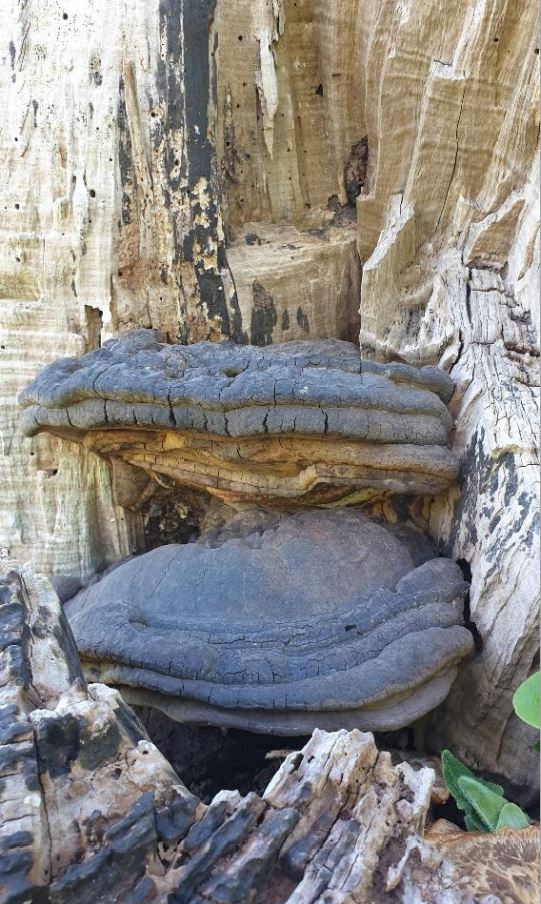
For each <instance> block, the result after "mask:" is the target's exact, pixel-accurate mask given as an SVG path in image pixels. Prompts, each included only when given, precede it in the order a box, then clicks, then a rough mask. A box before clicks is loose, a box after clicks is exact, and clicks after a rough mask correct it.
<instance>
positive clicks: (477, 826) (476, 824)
mask: <svg viewBox="0 0 541 904" xmlns="http://www.w3.org/2000/svg"><path fill="white" fill-rule="evenodd" d="M464 822H465V823H466V828H467V830H468V832H486V831H487V827H486V825H485V824H484V823H483V822H481V820H480V819H478V818H477V816H476V815H475V813H474V812H473V810H471V811H470V812H469V813H466V815H465V816H464Z"/></svg>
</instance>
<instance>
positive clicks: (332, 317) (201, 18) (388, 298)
mask: <svg viewBox="0 0 541 904" xmlns="http://www.w3.org/2000/svg"><path fill="white" fill-rule="evenodd" d="M65 6H66V8H65V9H63V8H62V5H61V4H59V3H58V2H56V0H27V2H25V3H24V4H23V3H20V2H17V0H6V2H4V3H2V5H1V8H0V26H1V35H2V37H1V39H0V40H1V42H2V53H1V55H0V56H1V60H2V63H1V69H0V71H1V84H0V97H1V98H2V101H3V105H2V106H3V109H4V110H5V111H6V112H5V116H4V119H3V124H2V147H3V167H4V169H3V173H4V176H5V178H4V179H3V180H2V186H1V187H0V193H1V196H0V205H1V208H2V238H3V241H2V243H1V248H0V293H1V296H2V318H1V320H2V338H1V339H0V344H1V346H2V347H1V349H0V366H1V367H2V375H3V377H4V379H3V386H4V390H3V391H4V392H5V400H6V402H7V405H6V407H5V410H6V419H5V422H4V423H3V425H2V443H3V448H4V449H5V450H6V451H7V454H5V455H3V456H2V457H1V465H0V466H1V467H2V473H1V479H0V494H1V495H0V511H1V513H2V517H1V518H0V542H1V544H2V548H4V549H5V550H6V552H7V553H10V552H11V553H12V554H14V555H16V556H17V557H19V558H20V559H21V560H22V561H25V562H28V563H29V564H33V565H34V566H35V567H37V568H39V569H40V570H41V571H44V572H46V573H47V574H49V575H51V576H53V577H54V579H55V581H56V584H57V586H58V587H59V588H60V589H62V587H64V589H65V588H69V589H70V590H71V591H72V592H73V590H74V588H75V587H76V586H77V584H78V583H80V582H81V581H83V582H84V581H87V580H88V579H89V578H90V577H91V576H92V574H93V573H95V572H96V571H98V570H100V569H101V568H103V567H105V566H107V565H108V564H110V563H111V562H113V561H114V560H117V559H119V558H121V557H122V556H124V555H127V554H129V553H130V552H131V551H132V550H133V549H135V548H141V544H142V533H141V515H140V513H138V512H137V511H133V510H132V509H123V508H121V507H120V506H118V505H115V503H114V502H113V495H112V492H111V482H110V474H109V472H108V470H107V469H106V467H105V466H104V465H103V463H100V461H99V460H98V459H97V458H96V457H95V456H93V455H92V454H90V453H88V452H87V451H86V450H84V449H79V450H78V449H75V448H71V447H69V446H67V445H66V444H65V443H64V442H63V441H61V440H50V439H46V438H44V437H41V438H38V439H37V440H23V439H22V438H21V436H20V435H19V434H18V432H17V429H16V426H15V420H16V414H15V397H16V395H17V393H18V391H19V390H20V389H22V387H23V386H24V385H25V384H26V383H27V382H28V381H29V380H30V379H31V377H32V376H34V375H35V373H36V372H37V370H39V368H40V367H42V366H43V364H45V363H47V362H49V361H51V360H54V359H56V358H58V357H60V356H63V355H66V354H76V355H81V354H83V353H84V352H85V351H88V350H90V349H92V348H95V347H97V345H98V344H99V343H100V341H103V340H104V339H106V338H109V337H110V336H112V335H116V334H117V333H119V332H123V331H125V330H126V329H128V328H130V327H135V326H145V327H149V326H152V327H156V328H158V329H160V330H162V331H163V332H164V333H165V334H166V335H167V336H168V338H169V339H173V340H177V341H178V340H181V341H194V340H201V339H207V338H210V339H218V338H220V337H221V336H222V335H224V334H227V335H230V336H232V337H233V338H235V339H237V340H241V341H246V340H248V341H251V342H253V343H257V344H266V343H269V342H271V341H272V342H274V341H276V340H277V339H278V340H285V339H290V338H294V339H297V338H303V337H309V338H315V337H318V336H321V337H329V336H331V337H332V336H334V337H340V338H351V337H352V334H353V333H354V332H355V331H356V330H357V327H358V323H359V318H358V317H357V316H356V313H355V312H356V309H357V307H358V298H357V293H358V287H359V283H360V280H361V277H360V264H361V262H362V265H363V273H362V283H361V295H362V301H361V314H360V321H361V327H362V329H361V345H362V348H363V355H364V356H365V357H368V356H377V357H378V358H380V359H386V358H389V359H392V360H396V359H398V360H403V361H406V362H409V363H440V364H441V365H442V366H444V367H445V368H446V369H448V370H451V373H452V376H453V378H454V379H455V381H456V382H457V384H458V386H459V390H458V392H457V393H456V396H455V399H454V401H453V411H454V413H455V414H456V416H457V429H456V431H455V436H454V444H455V451H456V452H457V454H458V455H459V456H460V457H461V460H462V463H463V468H462V473H463V490H462V492H461V493H458V492H455V491H451V492H450V493H448V494H445V495H443V496H441V497H440V498H438V500H437V501H436V502H434V504H433V505H432V506H431V507H430V511H427V517H429V519H430V523H431V531H432V533H433V536H434V537H435V538H436V539H437V540H438V541H439V542H440V543H441V544H442V548H443V549H444V551H445V552H446V553H447V554H449V555H451V556H452V557H454V558H456V559H463V560H465V562H466V563H468V564H469V567H470V568H471V571H472V593H471V615H472V618H473V620H474V621H475V622H476V624H477V627H478V629H479V632H480V634H481V636H482V637H483V638H484V642H485V646H484V649H483V652H482V653H481V654H480V655H479V656H478V657H477V658H476V660H475V661H474V662H473V663H472V664H471V666H470V667H469V669H468V671H467V672H466V673H465V675H464V678H463V680H462V681H459V682H458V683H457V685H456V688H455V690H454V692H453V693H452V694H451V695H450V698H449V701H448V704H447V706H446V708H445V710H444V712H443V713H440V714H438V717H437V725H436V729H437V730H436V732H435V734H434V735H433V738H434V739H435V740H437V741H438V742H439V741H441V743H445V744H448V745H450V746H453V748H454V749H455V750H456V752H457V753H458V754H459V755H460V756H462V757H463V758H466V759H467V760H468V761H469V762H470V763H472V764H476V763H480V764H481V765H482V766H484V767H486V768H489V769H491V770H493V771H495V772H499V773H501V774H503V775H504V776H506V777H507V778H508V779H512V780H513V781H516V782H517V783H520V784H524V783H530V785H531V786H533V785H534V784H535V778H534V770H533V768H532V767H534V766H535V763H534V762H533V760H532V759H531V757H530V753H529V741H528V738H527V737H525V736H524V733H523V730H522V728H521V727H520V726H519V725H518V723H517V722H516V721H515V720H514V718H513V716H512V707H511V697H512V691H513V689H514V688H515V687H516V686H517V685H518V683H519V682H520V681H521V679H522V678H524V677H525V675H526V674H527V673H528V671H529V670H530V668H531V666H532V662H533V659H534V656H535V652H536V648H537V631H536V628H537V613H538V593H537V567H538V526H537V520H536V515H537V512H536V508H537V495H536V494H537V490H536V479H537V470H536V462H537V451H536V450H537V441H536V437H535V435H534V432H535V431H534V428H533V425H534V424H536V423H537V420H538V395H537V389H536V386H537V383H538V374H537V364H538V348H539V343H538V336H537V334H536V328H535V323H536V322H537V317H538V310H539V301H538V297H539V291H538V271H539V266H538V263H539V244H538V238H537V231H538V216H537V203H536V199H537V194H538V189H537V185H536V175H535V174H536V171H537V167H536V166H535V155H536V148H537V143H538V114H537V91H538V88H537V69H538V61H539V56H538V44H537V31H536V16H537V8H536V4H535V3H534V2H533V0H526V2H524V3H522V4H520V5H518V4H517V3H516V2H514V0H487V2H483V3H476V4H473V5H472V4H471V3H470V2H469V0H459V2H457V3H455V4H449V5H447V6H446V7H442V5H441V3H439V2H437V0H413V2H410V3H409V4H408V6H407V9H405V8H404V5H403V4H401V3H398V2H397V0H388V2H384V3H382V2H380V0H363V3H361V2H358V0H356V2H347V3H346V2H344V0H329V2H326V3H324V4H322V3H314V2H313V0H295V2H293V0H275V2H273V3H272V4H270V3H267V2H263V0H257V2H252V0H234V2H233V0H204V2H201V3H197V4H194V3H190V2H188V0H174V2H167V3H160V2H159V0H148V2H144V3H135V4H128V3H123V2H115V3H114V4H112V3H110V2H107V0H84V2H83V0H73V2H71V3H70V4H69V5H68V4H66V5H65ZM104 22H106V23H107V27H106V28H104V26H103V23H104ZM359 189H360V194H359V196H358V197H357V199H356V201H357V204H356V208H357V209H356V210H355V209H354V207H353V205H352V203H351V202H352V201H353V200H355V193H356V192H357V190H359ZM355 222H356V224H357V229H358V240H357V245H358V250H359V255H360V257H359V258H357V257H356V255H355V247H354V241H353V238H352V236H353V232H354V230H355V228H356V227H355ZM281 258H283V260H282V261H281ZM75 488H77V489H75ZM63 595H64V591H63ZM66 595H69V592H66Z"/></svg>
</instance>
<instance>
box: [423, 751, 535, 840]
mask: <svg viewBox="0 0 541 904" xmlns="http://www.w3.org/2000/svg"><path fill="white" fill-rule="evenodd" d="M441 765H442V771H443V778H444V781H445V784H446V785H447V790H448V791H449V793H450V794H451V795H452V796H453V797H454V799H455V801H456V805H457V807H458V808H459V810H462V812H463V813H464V822H465V823H466V828H467V829H468V831H470V832H475V831H477V832H494V831H496V829H502V828H504V827H507V828H514V829H523V828H525V827H526V826H527V825H529V823H530V820H529V819H528V817H527V816H526V813H524V812H523V811H522V810H521V809H520V807H518V806H517V805H516V804H513V803H511V802H510V801H508V800H506V799H505V797H504V796H503V788H502V787H501V785H496V784H494V782H486V781H484V780H483V779H481V778H478V776H476V775H474V774H473V772H472V771H471V770H470V769H468V767H467V766H465V765H464V763H461V762H460V760H457V758H456V757H455V756H453V754H452V753H451V752H450V751H449V750H444V751H443V752H442V755H441Z"/></svg>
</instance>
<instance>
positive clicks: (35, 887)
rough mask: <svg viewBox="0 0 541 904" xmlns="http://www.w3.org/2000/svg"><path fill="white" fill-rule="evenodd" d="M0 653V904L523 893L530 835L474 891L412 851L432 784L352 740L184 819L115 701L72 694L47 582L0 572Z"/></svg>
mask: <svg viewBox="0 0 541 904" xmlns="http://www.w3.org/2000/svg"><path fill="white" fill-rule="evenodd" d="M0 638H1V641H2V643H1V647H0V669H1V674H2V686H1V689H0V704H1V707H0V709H1V714H2V721H1V725H0V728H1V734H0V772H1V775H2V782H1V784H0V815H1V817H2V824H1V828H0V856H1V863H2V869H1V871H0V894H1V896H2V901H3V902H5V904H22V902H23V901H24V902H29V901H35V902H38V901H50V902H51V904H73V902H74V901H77V902H80V904H96V902H98V901H99V902H101V904H134V902H142V901H144V902H149V904H150V902H155V904H165V902H166V901H167V902H169V904H173V902H179V904H180V902H184V904H201V902H207V904H226V902H230V904H233V902H239V904H240V902H243V904H249V902H255V901H265V902H266V904H270V902H273V904H316V902H317V904H323V902H324V901H329V900H332V901H336V902H343V904H349V902H351V904H354V902H357V904H369V902H371V901H374V900H378V901H386V900H388V901H395V902H403V904H410V902H411V901H412V897H411V894H412V890H413V892H415V890H417V891H419V890H421V889H422V890H423V898H422V900H423V901H426V902H428V904H430V902H446V904H462V902H463V904H466V902H470V904H471V902H472V901H476V900H477V898H472V897H471V890H472V888H476V889H479V888H481V889H482V890H486V891H487V892H490V891H494V892H497V891H499V889H500V886H501V887H502V888H503V889H504V890H505V892H506V894H507V897H505V898H503V897H502V899H501V900H502V902H503V901H505V902H508V901H510V900H519V899H518V898H517V899H513V898H512V897H510V894H511V895H512V894H513V893H514V892H515V890H518V891H520V892H521V893H522V894H524V892H525V890H530V889H531V890H532V893H535V889H536V878H535V877H536V874H535V871H534V870H532V862H533V861H534V856H535V853H536V851H537V850H538V831H537V830H536V829H532V830H526V832H525V833H520V832H518V833H517V832H515V833H511V836H512V837H511V840H507V841H506V840H504V842H503V844H501V845H500V848H501V849H500V853H499V856H498V859H497V860H496V863H495V864H494V871H495V872H496V874H497V879H498V881H497V882H494V880H493V878H492V874H491V872H490V869H487V870H486V871H485V873H484V876H483V878H484V882H483V881H481V882H477V883H474V881H472V875H471V872H470V873H468V871H467V870H466V869H465V868H464V858H463V856H461V854H460V847H459V846H458V851H457V850H456V848H455V849H454V850H453V856H452V857H450V858H449V860H446V859H445V858H444V856H442V853H441V850H440V849H439V845H438V839H437V838H436V839H435V840H434V841H433V842H431V843H430V844H427V843H425V842H423V841H422V838H421V835H422V832H423V829H424V823H425V818H426V814H427V810H428V806H429V803H430V794H431V787H432V783H433V779H434V773H433V771H432V770H431V769H427V768H424V767H422V768H420V769H419V770H417V771H416V770H414V769H413V768H412V767H411V766H409V765H408V764H407V763H401V764H398V765H396V766H393V765H392V762H391V757H390V754H388V753H378V750H377V748H376V746H375V744H374V739H373V737H372V735H369V734H362V733H361V732H359V731H357V730H355V731H352V732H347V731H344V730H342V731H339V732H336V733H334V734H327V733H326V732H323V731H316V732H315V733H314V735H313V736H312V738H311V740H310V741H309V743H308V744H307V745H306V746H305V747H304V748H303V750H302V751H300V752H299V753H292V754H290V755H289V756H288V757H287V758H286V760H285V762H284V763H283V764H282V766H281V767H280V769H279V771H278V772H277V773H276V775H275V776H274V778H273V779H272V780H271V782H270V784H269V785H268V787H267V789H266V791H265V793H264V794H263V796H262V797H258V795H256V794H254V793H249V794H247V795H246V796H245V797H241V795H240V794H239V793H238V792H236V791H222V792H220V793H219V794H218V795H216V797H215V798H214V799H213V800H212V802H211V803H210V805H209V806H206V805H204V804H202V803H201V802H200V801H199V800H198V799H197V798H196V797H195V796H194V795H193V794H191V793H190V792H189V791H188V790H187V788H186V787H185V786H184V785H183V784H182V783H181V782H180V781H179V779H178V777H177V776H176V774H175V773H174V771H173V770H172V769H171V767H170V766H169V764H168V763H167V761H166V760H165V759H164V757H163V756H162V755H161V754H160V753H159V752H158V750H157V749H156V747H155V746H154V744H152V743H151V742H150V741H149V740H148V738H146V736H145V734H144V731H143V729H142V728H141V726H140V724H139V723H138V721H137V719H136V718H135V716H134V714H133V713H132V712H131V710H130V709H129V708H128V707H127V706H126V705H125V704H124V703H123V702H122V699H121V697H120V695H119V694H118V693H117V692H116V691H114V690H112V689H110V688H106V687H104V686H103V685H100V684H91V685H86V683H85V681H84V678H83V675H82V672H81V669H80V665H79V661H78V657H77V651H76V648H75V645H74V643H73V638H72V636H71V632H70V630H69V627H68V626H67V624H66V622H65V620H64V616H63V613H62V609H61V606H60V603H59V601H58V598H57V597H56V595H55V594H54V592H53V590H52V588H51V586H50V585H49V584H48V582H47V581H45V580H44V579H42V578H36V577H35V576H34V575H33V574H32V573H31V572H29V571H28V570H26V569H22V570H21V569H19V570H18V571H17V570H15V569H13V568H11V566H10V563H7V564H5V565H3V566H2V567H1V568H0ZM494 846H495V845H494V844H493V845H492V847H493V848H494ZM440 847H441V845H440ZM481 847H482V846H481ZM517 850H519V851H520V853H521V862H520V864H517V863H516V853H515V852H516V851H517ZM513 854H515V862H513ZM489 862H490V860H489ZM502 863H505V864H506V866H507V870H506V875H505V877H503V876H502V869H501V867H502ZM455 864H457V865H455ZM510 865H511V866H512V867H514V872H513V871H512V870H511V869H509V866H510ZM498 867H499V868H500V869H499V873H497V870H498ZM517 867H520V868H519V869H517ZM503 878H505V881H503ZM487 880H488V881H487ZM459 883H460V884H459ZM493 900H494V901H498V902H499V901H500V898H497V897H494V898H493ZM520 900H522V901H524V902H526V901H529V900H530V899H529V898H526V897H523V898H522V899H520Z"/></svg>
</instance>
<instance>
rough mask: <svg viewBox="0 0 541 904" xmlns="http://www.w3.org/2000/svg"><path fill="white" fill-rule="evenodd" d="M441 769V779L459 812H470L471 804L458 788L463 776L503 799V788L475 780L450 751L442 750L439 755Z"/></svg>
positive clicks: (475, 777)
mask: <svg viewBox="0 0 541 904" xmlns="http://www.w3.org/2000/svg"><path fill="white" fill-rule="evenodd" d="M441 769H442V773H443V779H444V781H445V785H446V787H447V790H448V791H449V794H452V796H453V797H454V799H455V801H456V805H457V807H458V808H459V810H462V811H463V812H464V813H466V812H469V811H471V804H470V803H469V801H468V800H467V798H466V797H465V795H464V794H463V793H462V790H461V788H460V784H459V782H460V779H461V778H464V777H465V776H467V777H469V778H472V779H474V780H475V781H476V782H478V783H480V784H481V785H483V786H484V787H485V788H486V789H487V790H488V791H492V792H493V793H494V794H499V795H500V797H502V798H503V788H502V786H501V785H495V784H494V783H493V782H485V781H483V780H482V779H480V778H477V776H475V775H474V774H473V772H472V771H471V769H468V767H467V766H465V765H464V763H461V762H460V760H457V758H456V756H453V754H452V753H451V751H450V750H443V751H442V754H441Z"/></svg>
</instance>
